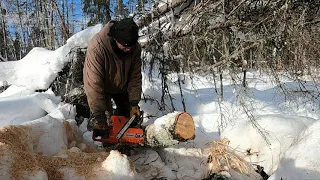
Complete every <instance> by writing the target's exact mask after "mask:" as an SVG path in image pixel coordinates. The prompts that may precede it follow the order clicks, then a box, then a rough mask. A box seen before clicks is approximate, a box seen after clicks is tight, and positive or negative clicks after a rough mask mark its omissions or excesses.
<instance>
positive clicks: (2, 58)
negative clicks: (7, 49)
mask: <svg viewBox="0 0 320 180" xmlns="http://www.w3.org/2000/svg"><path fill="white" fill-rule="evenodd" d="M0 61H3V62H6V61H8V60H7V59H6V58H4V57H2V56H1V55H0Z"/></svg>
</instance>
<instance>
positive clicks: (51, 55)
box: [0, 24, 102, 90]
mask: <svg viewBox="0 0 320 180" xmlns="http://www.w3.org/2000/svg"><path fill="white" fill-rule="evenodd" d="M101 28H102V25H101V24H98V25H96V26H93V27H91V28H87V29H85V30H83V31H81V32H79V33H76V34H75V35H73V36H72V37H70V38H69V39H68V41H67V44H65V45H64V46H61V47H60V48H58V49H56V50H55V51H50V50H47V49H45V48H40V47H35V48H33V49H32V50H31V51H30V52H29V53H28V54H27V55H26V56H25V57H24V58H22V59H21V60H18V61H10V62H0V69H1V71H0V81H3V82H4V81H6V82H7V83H8V84H9V85H17V86H21V87H25V88H26V89H28V90H37V89H47V88H48V87H49V85H50V84H51V83H52V81H53V80H54V79H55V78H56V77H57V75H58V72H60V71H61V70H62V68H63V67H64V65H65V64H66V62H68V60H69V58H68V53H69V52H70V50H71V49H72V48H74V47H80V48H81V47H82V48H85V47H87V45H88V43H89V42H90V40H91V38H92V37H93V36H94V35H95V34H96V33H97V32H98V31H100V30H101Z"/></svg>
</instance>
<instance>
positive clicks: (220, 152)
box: [208, 139, 249, 175]
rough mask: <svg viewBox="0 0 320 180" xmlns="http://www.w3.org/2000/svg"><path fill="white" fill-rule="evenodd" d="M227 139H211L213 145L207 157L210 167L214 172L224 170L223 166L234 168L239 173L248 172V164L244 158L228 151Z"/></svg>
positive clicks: (246, 173)
mask: <svg viewBox="0 0 320 180" xmlns="http://www.w3.org/2000/svg"><path fill="white" fill-rule="evenodd" d="M228 144H229V140H227V139H222V140H221V141H213V147H212V148H210V149H209V151H210V155H209V158H208V161H209V164H210V165H211V167H210V169H212V170H213V171H214V172H219V171H221V170H225V166H227V167H228V168H229V169H234V170H236V171H238V172H239V173H241V174H245V175H248V174H249V165H248V163H247V162H245V161H244V160H242V159H240V158H239V157H237V156H236V155H234V154H232V153H230V152H228V150H227V149H228Z"/></svg>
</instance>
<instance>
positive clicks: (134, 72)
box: [128, 45, 142, 104]
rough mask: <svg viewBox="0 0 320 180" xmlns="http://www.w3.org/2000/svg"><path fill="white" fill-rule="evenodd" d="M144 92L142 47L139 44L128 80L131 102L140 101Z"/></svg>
mask: <svg viewBox="0 0 320 180" xmlns="http://www.w3.org/2000/svg"><path fill="white" fill-rule="evenodd" d="M141 92H142V75H141V47H140V45H139V46H138V52H137V53H136V55H135V57H134V59H133V62H132V65H131V70H130V75H129V82H128V95H129V101H130V102H131V103H137V104H138V103H139V101H140V100H141Z"/></svg>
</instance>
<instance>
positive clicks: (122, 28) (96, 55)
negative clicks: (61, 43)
mask: <svg viewBox="0 0 320 180" xmlns="http://www.w3.org/2000/svg"><path fill="white" fill-rule="evenodd" d="M138 30H139V29H138V26H137V24H136V23H135V22H134V21H133V19H132V18H126V19H123V20H121V21H109V22H108V23H107V24H106V26H105V27H104V28H103V29H102V30H101V31H100V32H98V33H97V34H96V35H95V36H94V37H93V39H92V40H91V42H90V44H89V45H88V49H87V55H86V59H85V63H84V70H83V81H84V90H85V93H86V95H87V100H88V104H89V107H90V111H91V112H92V116H93V130H94V131H95V132H96V135H97V136H102V135H103V134H104V132H105V130H106V129H107V128H108V125H106V124H108V123H109V119H110V116H111V115H112V114H113V108H112V102H111V99H113V101H114V102H115V104H116V106H117V112H118V114H119V115H123V116H126V117H128V118H129V117H131V116H133V114H136V115H137V116H140V110H139V106H138V103H139V101H140V99H141V91H142V88H141V86H142V76H141V47H140V45H139V43H138V37H139V36H138ZM109 125H110V124H109Z"/></svg>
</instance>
